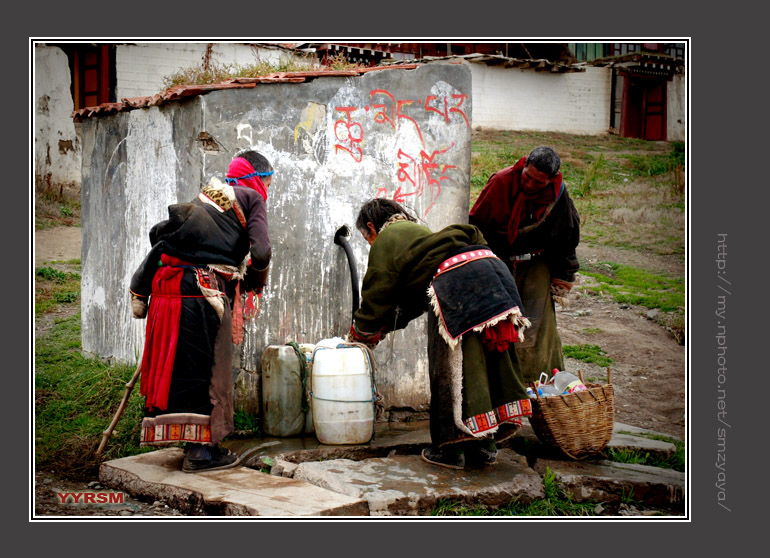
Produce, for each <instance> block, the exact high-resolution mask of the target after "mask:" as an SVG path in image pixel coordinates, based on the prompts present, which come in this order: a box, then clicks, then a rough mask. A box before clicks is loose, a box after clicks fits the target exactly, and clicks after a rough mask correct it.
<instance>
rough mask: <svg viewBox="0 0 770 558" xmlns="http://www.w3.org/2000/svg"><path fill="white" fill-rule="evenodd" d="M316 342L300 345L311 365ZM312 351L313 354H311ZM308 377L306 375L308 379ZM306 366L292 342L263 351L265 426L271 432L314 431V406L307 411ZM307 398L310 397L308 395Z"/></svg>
mask: <svg viewBox="0 0 770 558" xmlns="http://www.w3.org/2000/svg"><path fill="white" fill-rule="evenodd" d="M312 351H313V345H307V344H303V345H300V352H301V353H302V357H303V358H304V359H305V361H306V363H307V364H308V366H307V367H306V370H307V374H308V377H309V375H310V368H311V365H312ZM308 355H310V358H308ZM307 381H308V378H307V377H306V378H305V383H307ZM303 391H305V387H304V386H303V378H302V368H301V366H300V361H299V357H298V355H297V352H296V351H295V350H294V348H293V347H292V346H290V345H270V346H268V347H266V348H265V350H264V352H263V353H262V428H263V430H264V431H265V434H268V435H270V436H281V437H284V436H297V435H299V434H303V433H310V432H313V417H312V413H311V411H310V409H309V408H308V410H307V411H303V409H302V406H303V398H302V394H303ZM305 401H307V399H305Z"/></svg>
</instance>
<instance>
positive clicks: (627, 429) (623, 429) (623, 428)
mask: <svg viewBox="0 0 770 558" xmlns="http://www.w3.org/2000/svg"><path fill="white" fill-rule="evenodd" d="M618 432H620V433H625V434H632V435H638V434H647V435H650V436H665V437H666V438H671V439H674V440H676V439H677V438H676V436H671V435H670V434H664V433H663V432H656V431H655V430H649V429H647V428H640V427H638V426H631V425H630V424H623V423H622V422H616V423H615V424H613V425H612V433H613V434H615V433H618Z"/></svg>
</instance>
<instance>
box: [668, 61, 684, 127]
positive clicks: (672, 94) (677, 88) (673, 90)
mask: <svg viewBox="0 0 770 558" xmlns="http://www.w3.org/2000/svg"><path fill="white" fill-rule="evenodd" d="M685 79H687V78H686V76H684V75H681V74H678V75H675V76H674V78H673V79H672V80H671V81H669V82H668V86H667V87H666V96H667V97H668V107H667V109H666V126H667V132H666V134H667V135H666V139H667V140H668V141H684V140H685V132H686V126H687V96H686V95H687V83H686V82H685Z"/></svg>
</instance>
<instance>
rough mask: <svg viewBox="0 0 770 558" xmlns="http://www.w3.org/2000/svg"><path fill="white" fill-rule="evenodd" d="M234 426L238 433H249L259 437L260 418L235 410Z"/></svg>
mask: <svg viewBox="0 0 770 558" xmlns="http://www.w3.org/2000/svg"><path fill="white" fill-rule="evenodd" d="M233 424H234V427H235V430H236V431H237V432H249V433H250V434H253V435H254V436H258V435H259V417H258V416H257V415H254V414H252V413H248V412H246V411H244V410H243V409H235V410H234V411H233Z"/></svg>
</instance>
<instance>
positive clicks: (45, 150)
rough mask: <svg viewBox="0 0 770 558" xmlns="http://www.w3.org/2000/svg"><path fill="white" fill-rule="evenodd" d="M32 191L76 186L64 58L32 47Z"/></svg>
mask: <svg viewBox="0 0 770 558" xmlns="http://www.w3.org/2000/svg"><path fill="white" fill-rule="evenodd" d="M34 98H35V115H34V128H35V187H36V189H41V188H46V187H49V186H50V187H51V188H55V189H56V190H57V191H58V190H59V188H60V187H61V186H63V187H64V188H69V187H75V188H79V186H80V145H79V143H78V138H77V134H76V132H75V124H74V123H73V121H72V118H71V115H72V109H73V103H72V94H71V93H70V74H69V65H68V63H67V55H66V54H64V51H62V50H61V49H60V48H58V47H49V46H36V47H35V92H34Z"/></svg>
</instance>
